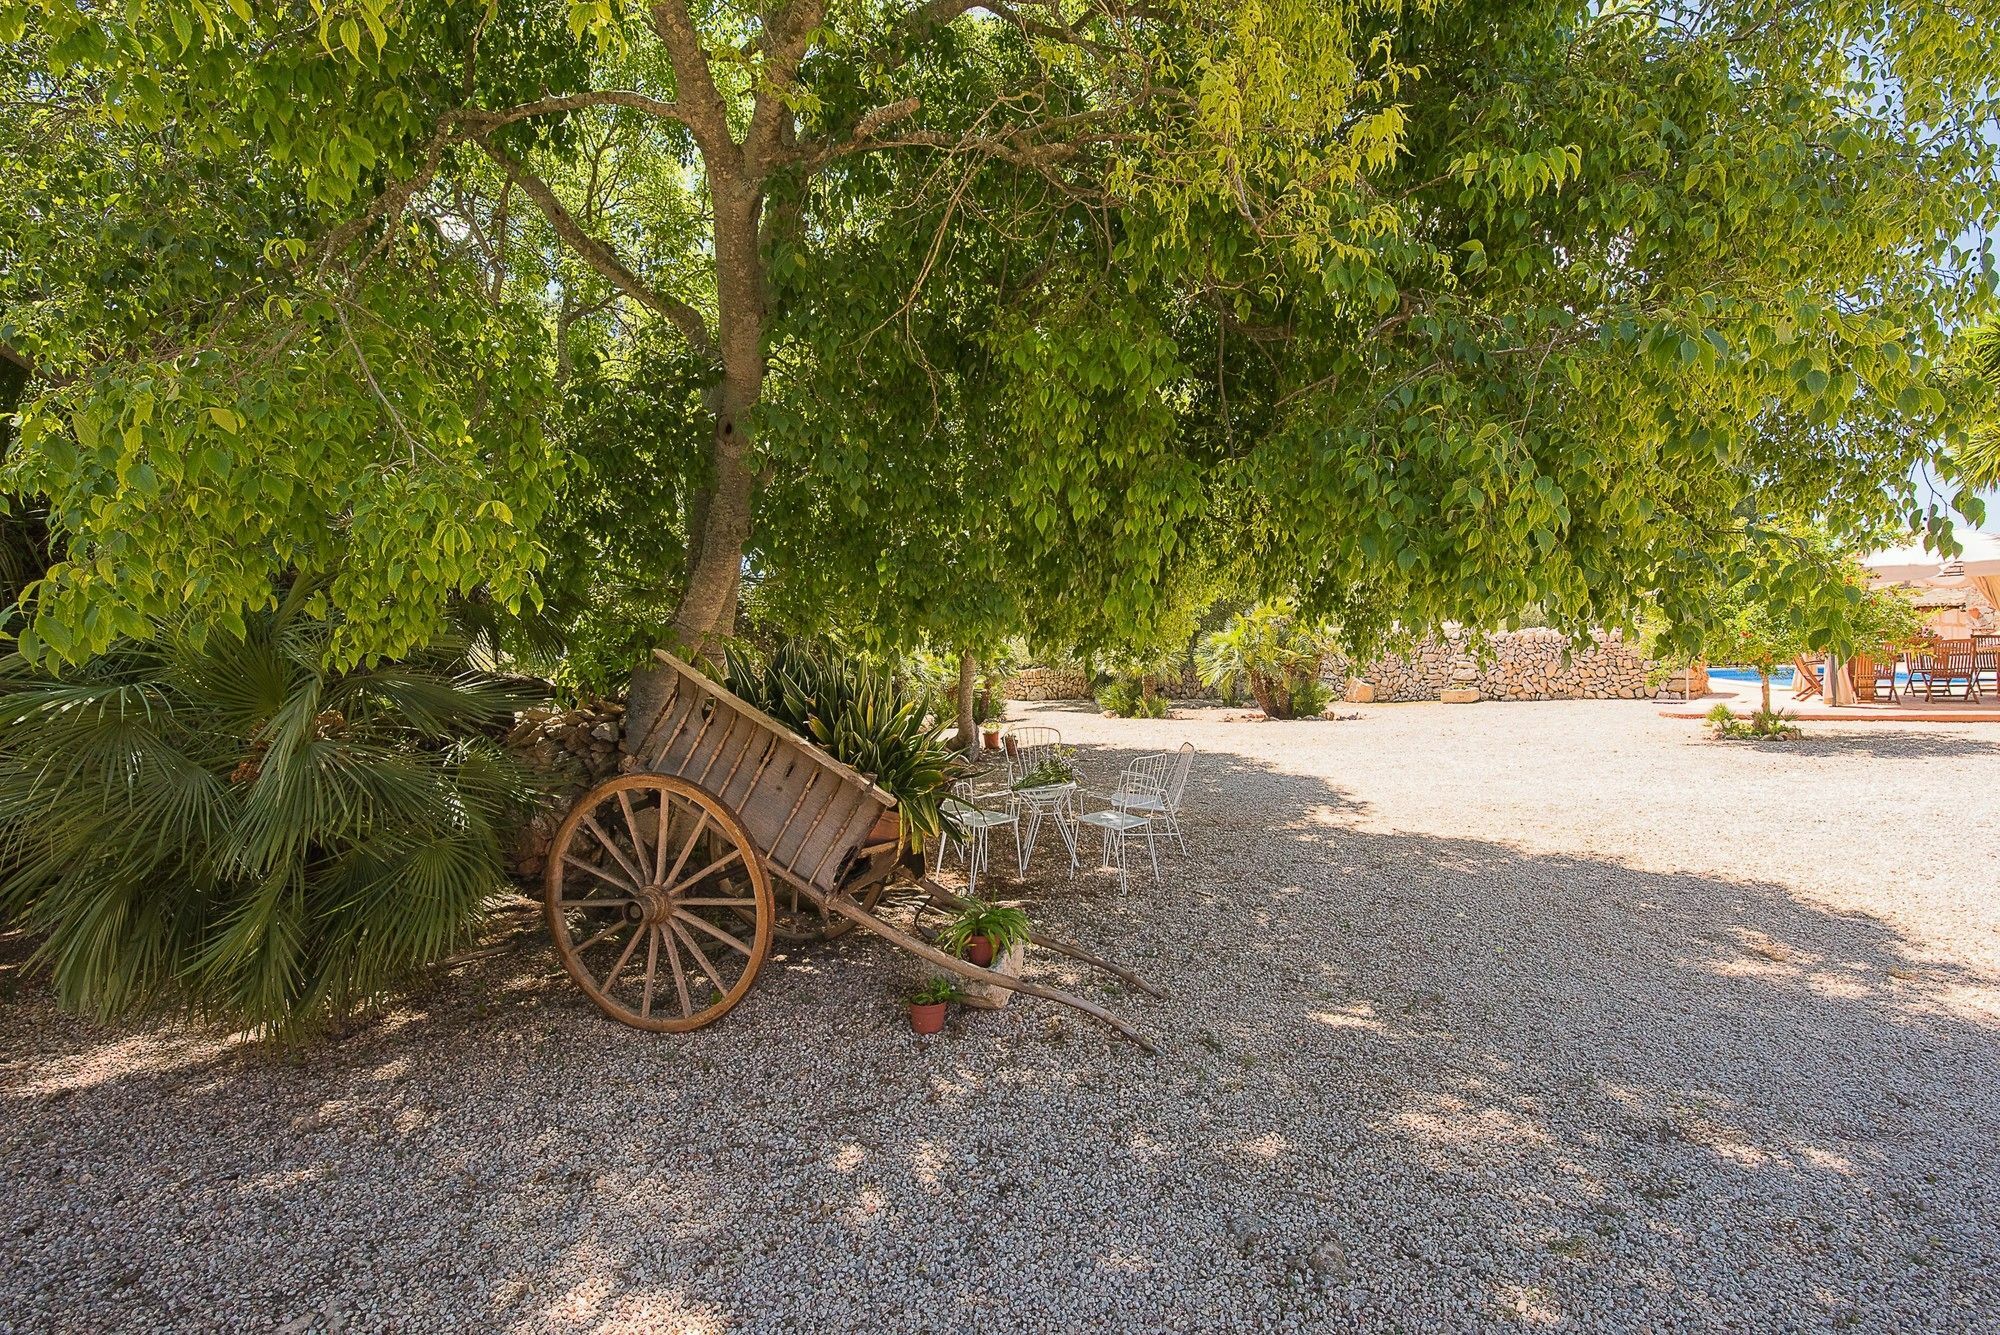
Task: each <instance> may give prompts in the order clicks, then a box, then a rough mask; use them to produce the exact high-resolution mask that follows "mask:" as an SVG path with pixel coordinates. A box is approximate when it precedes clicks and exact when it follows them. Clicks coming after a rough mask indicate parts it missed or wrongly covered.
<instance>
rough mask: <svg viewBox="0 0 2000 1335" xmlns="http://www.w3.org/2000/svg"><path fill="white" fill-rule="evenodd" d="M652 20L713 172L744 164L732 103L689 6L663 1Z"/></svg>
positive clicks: (689, 124) (686, 120)
mask: <svg viewBox="0 0 2000 1335" xmlns="http://www.w3.org/2000/svg"><path fill="white" fill-rule="evenodd" d="M652 20H653V33H654V35H655V36H657V37H658V38H659V39H660V44H661V45H662V46H664V47H666V48H667V60H668V62H669V63H670V64H672V65H673V67H674V96H675V98H676V100H677V101H678V102H679V103H680V105H681V107H682V108H683V110H684V112H685V115H684V116H683V117H682V120H683V122H684V123H685V124H686V125H687V127H688V128H689V129H690V130H692V131H694V138H695V143H697V144H698V145H700V147H701V156H702V158H703V160H704V161H705V162H706V163H707V164H708V170H709V172H710V173H711V174H717V173H720V172H724V171H727V170H729V169H731V168H732V167H734V166H736V165H738V164H739V163H740V153H739V150H738V149H737V147H736V141H735V140H734V139H732V138H731V137H730V135H729V104H728V103H727V102H725V101H724V100H723V97H722V93H721V91H720V90H719V89H717V88H716V86H715V75H714V72H713V71H711V70H710V69H709V65H708V52H707V50H706V49H704V48H703V46H702V44H701V34H700V33H698V32H696V31H695V27H694V20H692V19H690V18H689V17H688V10H687V5H686V3H685V2H684V0H661V3H659V4H656V5H654V6H653V8H652Z"/></svg>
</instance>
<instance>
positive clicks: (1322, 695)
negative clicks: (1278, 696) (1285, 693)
mask: <svg viewBox="0 0 2000 1335" xmlns="http://www.w3.org/2000/svg"><path fill="white" fill-rule="evenodd" d="M1332 699H1333V690H1332V688H1331V687H1329V686H1328V685H1327V684H1326V683H1325V682H1323V681H1321V680H1320V679H1319V678H1318V677H1307V678H1305V679H1304V680H1302V681H1298V682H1294V683H1293V685H1292V717H1293V718H1318V717H1319V716H1320V713H1321V711H1323V710H1324V709H1325V708H1326V706H1327V702H1328V701H1330V700H1332Z"/></svg>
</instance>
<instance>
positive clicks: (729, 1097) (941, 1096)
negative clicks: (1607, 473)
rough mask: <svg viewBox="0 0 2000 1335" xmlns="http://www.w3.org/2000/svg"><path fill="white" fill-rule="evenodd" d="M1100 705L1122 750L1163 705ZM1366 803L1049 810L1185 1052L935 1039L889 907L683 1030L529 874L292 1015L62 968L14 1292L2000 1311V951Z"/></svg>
mask: <svg viewBox="0 0 2000 1335" xmlns="http://www.w3.org/2000/svg"><path fill="white" fill-rule="evenodd" d="M1329 726H1342V725H1337V724H1336V725H1329ZM1827 740H1828V741H1833V740H1836V739H1827ZM1837 740H1839V741H1840V742H1842V743H1845V742H1847V741H1848V740H1849V739H1846V738H1841V739H1837ZM1938 740H1940V741H1942V740H1945V739H1938ZM1078 749H1079V752H1080V753H1081V755H1082V757H1083V762H1084V764H1085V766H1086V767H1087V768H1088V769H1089V771H1090V774H1091V777H1092V778H1093V779H1094V780H1098V781H1099V782H1100V783H1102V782H1104V781H1108V780H1109V779H1110V778H1111V777H1113V776H1115V774H1116V772H1117V770H1118V769H1119V768H1120V767H1121V766H1122V765H1123V764H1125V763H1127V762H1129V760H1130V759H1131V758H1132V757H1133V756H1134V755H1135V754H1137V753H1136V752H1128V751H1121V750H1117V749H1112V748H1103V747H1080V748H1078ZM1224 793H1227V794H1228V798H1229V802H1228V814H1227V815H1224V814H1222V813H1223V805H1222V803H1221V801H1220V797H1221V795H1222V794H1224ZM1362 814H1365V808H1364V807H1363V805H1362V804H1360V803H1359V802H1357V801H1355V800H1354V798H1353V797H1352V796H1351V795H1350V794H1347V793H1345V792H1343V791H1341V790H1340V789H1339V788H1338V787H1337V786H1335V785H1333V784H1330V783H1327V782H1326V781H1324V780H1321V779H1318V778H1308V777H1301V776H1298V775H1294V774H1288V773H1285V772H1283V771H1282V770H1281V769H1279V768H1277V767H1276V766H1274V765H1271V764H1266V763H1262V762H1258V761H1255V760H1252V759H1249V758H1245V757H1242V756H1236V755H1218V754H1214V753H1208V754H1204V755H1202V756H1201V757H1200V759H1199V761H1198V764H1197V767H1196V770H1195V773H1194V777H1193V780H1192V782H1191V785H1190V794H1189V800H1188V818H1187V825H1188V828H1189V832H1190V837H1191V841H1192V843H1193V845H1194V853H1193V856H1192V858H1190V859H1183V858H1181V857H1180V856H1179V855H1178V854H1177V853H1176V854H1173V855H1171V856H1170V857H1168V858H1167V863H1166V867H1165V875H1164V877H1163V883H1162V884H1159V885H1155V884H1154V882H1153V881H1152V879H1151V878H1150V876H1148V875H1146V874H1145V873H1143V872H1142V873H1140V874H1139V875H1138V876H1137V877H1136V878H1135V881H1134V885H1133V889H1132V893H1131V894H1130V895H1129V896H1126V897H1121V896H1119V895H1118V894H1117V893H1116V890H1115V888H1113V887H1112V886H1110V884H1109V882H1108V881H1107V880H1106V878H1104V877H1102V876H1096V877H1084V878H1078V879H1077V880H1075V881H1071V880H1069V879H1068V878H1067V877H1065V876H1064V875H1062V874H1061V871H1060V869H1057V870H1053V871H1051V870H1050V869H1052V868H1057V863H1056V861H1055V858H1054V856H1053V854H1052V852H1051V849H1052V848H1053V844H1052V843H1048V844H1045V845H1044V850H1043V858H1042V861H1041V862H1040V864H1039V865H1038V870H1037V872H1036V874H1035V875H1034V876H1033V877H1032V878H1031V879H1029V880H1028V881H1026V882H1024V883H1021V884H1019V885H1014V884H1012V883H1005V882H1003V884H1005V885H1006V889H1005V890H1000V889H998V888H996V890H995V891H994V893H995V894H999V895H1005V896H1008V897H1012V896H1014V895H1016V894H1018V895H1019V896H1020V897H1022V898H1024V899H1027V900H1028V901H1030V902H1031V903H1032V904H1033V905H1034V912H1035V914H1036V916H1037V918H1038V919H1040V920H1042V921H1044V922H1046V923H1048V924H1049V925H1050V926H1051V927H1052V928H1053V929H1055V930H1057V931H1060V932H1063V933H1065V934H1069V935H1073V936H1075V937H1077V938H1079V939H1081V940H1083V941H1084V942H1086V943H1088V944H1092V945H1095V946H1097V947H1098V948H1100V949H1102V950H1103V951H1105V952H1106V953H1108V954H1111V955H1114V956H1117V957H1119V958H1121V959H1124V960H1126V961H1128V962H1131V963H1133V964H1135V965H1136V966H1138V967H1139V968H1140V969H1141V971H1142V972H1144V973H1145V974H1147V975H1148V976H1149V977H1150V978H1152V979H1153V980H1154V981H1156V982H1158V983H1160V984H1162V985H1163V986H1165V987H1166V988H1167V989H1168V991H1169V993H1170V996H1169V997H1168V998H1166V999H1164V1000H1154V999H1149V998H1138V997H1132V996H1129V995H1127V996H1122V997H1118V998H1116V999H1115V1000H1113V1001H1112V1002H1111V1004H1114V1005H1116V1006H1118V1007H1119V1008H1120V1009H1121V1010H1123V1011H1125V1012H1126V1013H1128V1014H1130V1015H1131V1016H1132V1017H1133V1018H1134V1019H1136V1020H1137V1021H1139V1022H1140V1023H1142V1024H1143V1025H1145V1026H1146V1027H1148V1028H1149V1029H1150V1030H1151V1031H1152V1032H1153V1033H1154V1034H1156V1035H1157V1036H1159V1037H1161V1038H1163V1039H1164V1040H1166V1044H1165V1046H1166V1051H1165V1053H1164V1054H1163V1055H1162V1056H1161V1057H1160V1058H1158V1059H1156V1060H1147V1059H1145V1058H1143V1057H1140V1056H1138V1055H1137V1054H1136V1053H1134V1052H1133V1051H1132V1050H1131V1049H1129V1048H1127V1047H1124V1046H1121V1045H1119V1044H1117V1043H1116V1042H1115V1041H1113V1040H1109V1039H1107V1038H1106V1037H1105V1036H1104V1035H1103V1034H1102V1033H1101V1031H1098V1030H1095V1029H1092V1028H1091V1027H1089V1026H1088V1024H1087V1023H1085V1022H1083V1021H1081V1020H1078V1019H1076V1018H1075V1017H1069V1016H1060V1015H1057V1014H1055V1013H1054V1012H1053V1011H1052V1009H1051V1008H1049V1007H1045V1006H1039V1005H1037V1004H1034V1003H1031V1002H1029V1003H1020V1004H1017V1005H1016V1006H1014V1007H1012V1008H1010V1009H1009V1010H1008V1011H1005V1012H1000V1013H998V1014H994V1015H983V1014H972V1013H965V1014H962V1015H959V1016H957V1017H955V1018H954V1020H953V1023H952V1028H951V1030H950V1032H949V1033H948V1035H947V1036H946V1038H945V1039H944V1040H943V1041H942V1042H933V1043H929V1044H924V1043H919V1042H918V1041H916V1040H914V1039H912V1038H911V1037H910V1035H909V1034H908V1033H907V1031H906V1030H905V1029H904V1028H903V1027H902V1023H901V1015H900V1011H899V1008H898V1006H897V1004H896V1002H895V1000H894V989H895V987H896V986H897V985H898V984H900V983H902V982H905V981H907V979H908V977H909V976H910V975H911V973H912V971H911V969H910V968H909V967H908V966H907V965H906V964H905V963H904V962H903V961H902V960H901V959H900V958H899V957H898V956H896V955H895V954H894V953H893V952H890V951H889V950H887V949H886V948H883V947H880V946H877V945H874V944H872V943H868V942H862V941H857V940H855V939H852V938H850V939H847V940H843V941H841V942H838V943H835V944H833V945H831V946H826V947H821V948H816V949H808V950H789V951H786V952H784V955H783V958H779V959H774V960H773V962H772V963H771V964H770V965H769V966H767V969H766V972H765V973H764V975H763V976H762V978H761V979H760V981H759V984H758V986H757V988H756V989H754V991H753V993H752V995H751V996H750V998H749V999H748V1000H746V1002H745V1004H744V1006H743V1007H742V1008H740V1009H739V1010H738V1011H736V1012H735V1013H733V1014H731V1015H730V1016H729V1017H727V1018H726V1019H725V1020H724V1021H722V1022H721V1023H720V1024H718V1025H717V1026H715V1027H713V1028H711V1029H710V1030H707V1031H704V1032H702V1033H700V1034H697V1035H692V1036H688V1037H673V1036H653V1035H640V1034H635V1033H632V1032H630V1031H626V1030H622V1029H619V1028H618V1027H616V1026H614V1025H611V1024H610V1023H609V1022H606V1021H603V1020H601V1019H600V1018H599V1017H597V1015H596V1014H595V1012H593V1011H591V1010H590V1009H589V1008H588V1006H587V1005H586V1003H585V1002H584V1001H583V1000H582V998H581V997H580V996H579V995H578V994H576V993H575V992H574V991H573V990H572V989H570V988H568V987H567V986H566V985H565V984H564V983H563V982H562V981H561V974H560V971H559V970H558V969H557V968H556V967H555V965H554V962H553V960H552V959H551V958H550V956H549V954H548V952H547V950H546V948H545V946H544V945H543V944H542V942H541V941H540V938H539V935H538V932H537V931H536V929H535V926H534V923H533V920H532V918H531V917H528V916H526V915H523V917H522V918H521V919H520V920H519V921H518V922H516V923H513V924H512V925H511V927H510V929H509V930H510V931H511V933H512V935H511V936H509V937H508V944H507V946H506V948H505V949H504V950H503V951H501V952H500V953H499V954H497V955H495V956H493V957H491V958H488V959H485V960H482V961H479V962H477V963H475V964H473V965H472V966H470V967H469V968H468V969H466V970H464V971H462V972H461V973H460V974H458V975H456V976H454V977H452V978H450V979H447V980H444V981H442V982H440V984H439V985H438V986H437V987H435V988H433V989H431V990H430V991H428V992H427V993H426V994H425V995H424V996H422V997H420V998H418V999H417V1000H416V1001H415V1003H413V1004H412V1005H410V1006H408V1007H405V1008H402V1009H400V1010H399V1011H397V1012H396V1013H395V1014H394V1015H392V1016H390V1017H388V1018H386V1019H384V1020H383V1021H381V1022H379V1023H377V1024H374V1025H372V1026H369V1027H367V1028H365V1029H363V1030H362V1031H360V1032H357V1033H355V1034H353V1035H351V1036H350V1037H348V1038H347V1039H346V1040H344V1041H342V1042H339V1043H335V1044H330V1045H327V1046H325V1047H322V1048H319V1049H316V1050H313V1051H309V1052H305V1053H301V1054H298V1055H296V1056H291V1057H284V1058H272V1057H268V1056H264V1055H259V1054H254V1053H248V1052H244V1051H241V1050H227V1049H221V1048H218V1047H217V1046H215V1045H214V1044H212V1043H204V1042H194V1041H189V1042H187V1043H186V1044H184V1045H183V1046H179V1047H177V1046H175V1044H176V1043H177V1042H178V1041H179V1040H158V1041H154V1042H152V1043H151V1044H150V1045H149V1044H146V1043H135V1042H134V1041H133V1040H132V1039H130V1037H129V1036H125V1035H118V1034H107V1033H105V1032H102V1031H98V1030H94V1029H91V1028H88V1027H85V1026H80V1025H76V1024H73V1023H71V1022H68V1021H64V1020H60V1019H58V1018H55V1017H53V1016H52V1015H51V1013H50V1012H49V1011H48V1008H47V1006H46V1004H45V1002H44V1001H43V999H42V998H41V997H40V995H39V994H38V993H36V992H35V991H34V989H32V988H29V989H26V990H25V991H24V993H23V995H22V997H21V998H20V999H18V1000H17V1001H15V1002H12V1003H9V1004H7V1005H5V1006H4V1007H0V1045H4V1046H0V1051H3V1052H4V1053H5V1054H6V1055H5V1057H4V1059H0V1162H4V1163H7V1164H9V1165H12V1167H11V1168H10V1170H9V1174H8V1179H7V1181H6V1183H5V1194H6V1195H7V1197H8V1199H9V1206H8V1209H7V1211H6V1217H5V1226H6V1228H7V1230H8V1233H7V1239H8V1245H9V1246H10V1248H11V1249H12V1250H13V1252H14V1254H15V1257H16V1259H15V1260H14V1262H13V1263H11V1264H10V1265H9V1266H8V1267H7V1268H6V1271H5V1275H4V1278H0V1328H7V1327H10V1326H11V1327H15V1328H21V1329H65V1328H77V1329H81V1328H106V1327H118V1326H128V1327H129V1326H141V1325H146V1324H152V1325H161V1326H164V1325H174V1324H193V1325H201V1326H217V1327H241V1326H244V1325H247V1324H251V1323H269V1324H277V1325H282V1326H283V1328H286V1329H297V1330H299V1331H301V1332H303V1331H305V1330H322V1329H330V1328H333V1327H334V1326H335V1325H336V1324H344V1325H345V1326H346V1327H347V1328H348V1329H378V1328H401V1329H430V1328H440V1329H442V1328H452V1327H458V1328H467V1327H483V1328H499V1329H512V1330H523V1331H527V1330H535V1331H540V1330H562V1331H570V1330H576V1331H584V1330H605V1329H649V1328H662V1327H667V1326H672V1327H675V1328H690V1329H712V1330H746V1331H747V1330H762V1329H785V1328H792V1329H868V1330H896V1331H903V1330H919V1329H922V1330H934V1331H953V1332H957V1331H965V1332H973V1331H982V1332H983V1331H987V1330H1012V1329H1022V1330H1029V1329H1038V1328H1042V1329H1046V1328H1048V1326H1049V1325H1050V1324H1060V1325H1062V1326H1065V1327H1067V1328H1072V1329H1105V1330H1111V1329H1120V1330H1122V1329H1142V1330H1155V1329H1162V1328H1201V1327H1209V1328H1215V1327H1229V1328H1257V1329H1267V1328H1283V1327H1285V1326H1287V1324H1288V1323H1289V1325H1291V1326H1296V1327H1298V1328H1302V1329H1324V1328H1329V1327H1333V1328H1341V1327H1346V1326H1355V1325H1359V1326H1362V1327H1366V1328H1385V1327H1388V1326H1391V1325H1400V1326H1403V1327H1407V1328H1413V1329H1436V1328H1448V1329H1470V1328H1480V1327H1486V1326H1491V1325H1495V1324H1500V1323H1529V1324H1545V1325H1549V1326H1551V1327H1552V1328H1577V1329H1588V1330H1598V1329H1612V1328H1619V1329H1624V1328H1638V1327H1644V1326H1648V1325H1650V1326H1654V1327H1660V1326H1673V1327H1675V1328H1710V1327H1714V1328H1725V1327H1726V1328H1734V1329H1762V1328H1798V1327H1801V1326H1820V1325H1828V1324H1832V1325H1853V1326H1855V1327H1857V1328H1861V1329H1879V1328H1898V1327H1899V1328H1906V1329H1917V1328H1926V1329H1952V1328H1968V1327H1971V1326H1974V1325H1977V1324H1978V1323H1979V1322H1980V1321H1982V1320H1990V1314H1991V1312H1992V1311H1993V1310H1995V1306H1994V1305H1995V1303H1996V1301H2000V1255H1996V1243H1995V1240H1994V1235H1993V1232H1992V1228H1991V1223H1990V1220H1991V1219H1992V1218H1993V1217H1994V1216H1995V1215H1996V1214H2000V1185H1996V1184H1997V1183H2000V1153H1996V1150H1995V1145H1996V1143H2000V1023H1996V1019H1995V1009H1994V1006H1995V999H1996V996H1997V995H2000V979H1996V977H1995V976H1994V975H1993V974H1991V973H1988V972H1984V971H1980V970H1974V969H1969V968H1963V967H1959V966H1954V965H1950V964H1942V963H1938V962H1936V961H1934V960H1931V959H1929V958H1926V957H1924V956H1923V955H1922V954H1920V952H1919V951H1918V950H1917V949H1916V948H1915V947H1913V946H1912V944H1911V943H1910V942H1908V941H1906V940H1905V939H1904V938H1903V937H1902V936H1900V935H1899V934H1898V932H1897V931H1896V930H1895V928H1894V927H1893V926H1892V925H1890V924H1888V923H1886V922H1883V921H1880V920H1878V919H1875V918H1872V917H1868V916H1863V915H1855V914H1843V913H1839V912H1833V911H1829V910H1827V909H1825V908H1823V907H1819V906H1816V905H1814V904H1812V903H1809V902H1807V901H1804V900H1802V899H1800V898H1798V897H1796V896H1795V895H1794V894H1793V893H1792V892H1790V891H1789V890H1787V889H1786V888H1785V887H1783V886H1780V885H1775V884H1768V883H1760V882H1750V881H1733V880H1727V879H1722V878H1717V877H1711V876H1699V875H1663V874H1658V873H1654V872H1648V871H1642V870H1637V869H1634V868H1632V867H1629V866H1626V865H1624V864H1621V863H1618V862H1615V861H1609V860H1602V859H1594V858H1590V857H1582V856H1544V855H1531V854H1527V853H1523V852H1521V851H1519V850H1517V849H1513V848H1509V847H1506V846H1504V845H1501V844H1497V843H1493V842H1489V841H1483V840H1470V839H1440V838H1434V837H1428V836H1416V835H1405V834H1395V833H1380V832H1373V831H1365V830H1360V829H1357V828H1355V825H1354V822H1355V820H1356V818H1357V817H1358V816H1360V815H1362ZM1044 839H1045V840H1052V839H1053V835H1052V833H1045V835H1044ZM1163 855H1164V854H1163ZM127 1045H129V1046H127ZM107 1229H109V1230H112V1231H113V1232H114V1233H115V1234H116V1237H115V1243H113V1242H110V1241H108V1239H107V1233H106V1230H107ZM273 1236H284V1237H289V1238H292V1239H293V1240H294V1241H293V1243H292V1244H291V1245H289V1246H288V1247H287V1248H285V1249H284V1254H283V1255H282V1257H278V1258H276V1259H274V1254H273V1252H272V1251H271V1249H270V1248H269V1247H268V1246H267V1244H266V1242H265V1239H267V1238H269V1237H273ZM1016 1295H1026V1296H1023V1297H1021V1298H1020V1300H1019V1301H1020V1303H1021V1304H1022V1305H1021V1306H1019V1307H1016V1306H1015V1305H1014V1303H1015V1297H1016ZM294 1321H297V1322H301V1323H302V1324H298V1325H296V1326H293V1325H290V1324H286V1323H291V1322H294Z"/></svg>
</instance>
